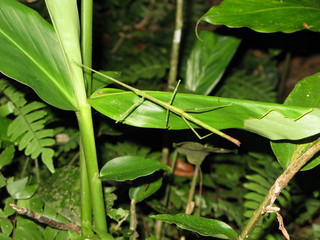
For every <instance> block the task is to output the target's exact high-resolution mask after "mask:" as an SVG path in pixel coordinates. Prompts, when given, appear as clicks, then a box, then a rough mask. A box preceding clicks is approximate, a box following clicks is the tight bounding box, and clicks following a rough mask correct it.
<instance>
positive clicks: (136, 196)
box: [129, 177, 162, 203]
mask: <svg viewBox="0 0 320 240" xmlns="http://www.w3.org/2000/svg"><path fill="white" fill-rule="evenodd" d="M161 186H162V177H159V178H157V179H155V180H154V181H152V182H146V181H144V182H142V183H141V184H140V185H138V186H134V187H131V188H130V189H129V197H130V199H131V200H135V202H136V203H138V202H141V201H143V200H144V199H146V198H148V197H150V196H151V195H152V194H154V193H155V192H156V191H158V190H159V188H160V187H161Z"/></svg>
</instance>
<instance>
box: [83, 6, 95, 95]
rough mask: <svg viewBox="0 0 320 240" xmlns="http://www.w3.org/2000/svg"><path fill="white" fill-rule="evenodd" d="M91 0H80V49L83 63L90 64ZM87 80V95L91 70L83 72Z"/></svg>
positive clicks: (89, 65) (90, 82)
mask: <svg viewBox="0 0 320 240" xmlns="http://www.w3.org/2000/svg"><path fill="white" fill-rule="evenodd" d="M92 5H93V4H92V0H82V1H81V51H82V60H83V64H84V65H86V66H88V67H91V66H92V12H93V11H92ZM84 76H85V80H86V82H87V95H88V96H90V95H91V93H92V75H91V71H85V72H84Z"/></svg>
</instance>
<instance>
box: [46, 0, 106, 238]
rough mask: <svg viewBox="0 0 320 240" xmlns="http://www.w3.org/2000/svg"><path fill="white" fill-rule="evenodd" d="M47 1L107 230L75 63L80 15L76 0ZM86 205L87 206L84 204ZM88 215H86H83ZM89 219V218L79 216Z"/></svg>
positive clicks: (99, 223) (98, 216) (95, 202)
mask: <svg viewBox="0 0 320 240" xmlns="http://www.w3.org/2000/svg"><path fill="white" fill-rule="evenodd" d="M46 4H47V7H48V10H49V13H50V17H51V19H52V22H53V25H54V27H55V31H56V33H57V36H58V39H59V42H60V44H61V49H62V50H63V53H64V56H65V61H66V65H67V68H68V70H69V75H70V81H71V84H72V87H73V91H74V96H75V98H76V102H77V109H78V110H77V112H76V115H77V119H78V123H79V128H80V134H81V139H82V144H83V151H84V156H85V161H86V168H87V177H88V181H89V186H90V194H91V202H92V208H93V209H92V210H93V215H94V221H95V227H96V228H97V230H100V231H103V232H107V224H106V215H105V207H104V200H103V193H102V183H101V181H100V179H99V169H98V161H97V154H96V145H95V139H94V131H93V124H92V116H91V107H90V105H89V104H88V102H87V95H86V89H85V84H84V78H83V72H82V68H80V67H79V66H78V65H76V64H75V62H77V63H78V62H79V63H81V62H82V59H81V51H80V40H79V16H78V9H77V1H76V0H68V1H65V0H46ZM85 207H88V206H87V205H86V206H85ZM86 216H87V214H86ZM82 220H83V221H89V219H86V220H85V219H82Z"/></svg>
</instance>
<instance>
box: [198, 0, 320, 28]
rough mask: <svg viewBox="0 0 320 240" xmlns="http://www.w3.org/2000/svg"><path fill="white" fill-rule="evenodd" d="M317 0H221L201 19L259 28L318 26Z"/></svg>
mask: <svg viewBox="0 0 320 240" xmlns="http://www.w3.org/2000/svg"><path fill="white" fill-rule="evenodd" d="M319 14H320V1H318V0H241V1H239V0H224V1H223V2H222V3H221V4H220V5H219V6H216V7H212V8H211V9H210V10H209V11H208V12H207V13H206V14H205V15H203V16H202V18H201V20H204V21H207V22H209V23H212V24H216V25H226V26H228V27H235V28H238V27H248V28H251V29H253V30H255V31H258V32H285V33H291V32H296V31H299V30H302V29H309V30H311V31H316V32H318V31H319V30H320V20H319V18H318V16H319Z"/></svg>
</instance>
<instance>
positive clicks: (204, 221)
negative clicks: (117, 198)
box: [151, 213, 238, 239]
mask: <svg viewBox="0 0 320 240" xmlns="http://www.w3.org/2000/svg"><path fill="white" fill-rule="evenodd" d="M151 217H152V218H154V219H157V220H160V221H164V222H167V223H170V224H172V223H174V224H176V225H177V226H178V227H180V228H182V229H185V230H189V231H192V232H196V233H199V234H200V235H202V236H210V237H216V238H221V239H237V236H238V234H237V233H236V232H235V231H234V230H233V229H232V228H231V227H230V226H229V225H228V224H226V223H224V222H222V221H219V220H215V219H208V218H203V217H196V216H192V215H187V214H183V213H179V214H176V215H169V214H160V215H154V216H151Z"/></svg>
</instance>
